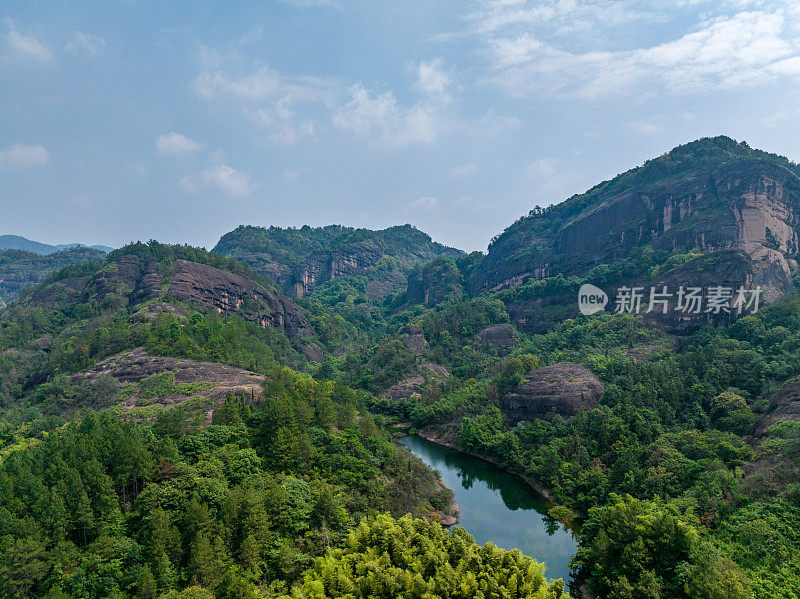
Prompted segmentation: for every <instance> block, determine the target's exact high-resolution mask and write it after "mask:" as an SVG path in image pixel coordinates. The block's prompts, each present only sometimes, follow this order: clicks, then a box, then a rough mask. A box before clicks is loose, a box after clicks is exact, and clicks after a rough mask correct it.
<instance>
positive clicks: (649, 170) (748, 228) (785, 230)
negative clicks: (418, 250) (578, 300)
mask: <svg viewBox="0 0 800 599" xmlns="http://www.w3.org/2000/svg"><path fill="white" fill-rule="evenodd" d="M798 175H800V169H798V167H797V166H796V165H794V164H793V163H790V162H789V161H788V160H786V159H784V158H781V157H779V156H775V155H772V154H767V153H765V152H761V151H758V150H752V149H750V148H749V147H748V146H746V145H744V144H740V143H737V142H735V141H734V140H731V139H729V138H726V137H718V138H713V139H703V140H699V141H697V142H693V143H690V144H687V145H685V146H680V147H678V148H675V149H674V150H672V151H671V152H669V153H668V154H665V155H664V156H661V157H660V158H657V159H655V160H651V161H649V162H647V163H645V164H644V165H643V166H642V167H639V168H637V169H634V170H632V171H629V172H627V173H624V174H623V175H620V176H618V177H616V178H615V179H613V180H611V181H607V182H604V183H601V184H600V185H598V186H596V187H594V188H592V189H591V190H589V191H588V192H586V193H585V194H582V195H578V196H574V197H572V198H570V199H568V200H567V201H565V202H563V203H561V204H558V205H555V206H551V207H550V208H547V209H546V210H543V211H540V210H534V211H532V212H531V214H529V215H528V216H527V217H525V218H522V219H520V220H519V221H517V222H516V223H514V224H513V225H512V226H511V227H509V228H508V229H506V231H505V232H504V233H503V234H502V235H500V236H499V237H498V238H497V239H496V240H495V241H494V243H492V244H491V246H490V248H489V253H488V255H487V256H486V258H485V259H484V260H483V261H482V262H481V263H480V264H479V265H478V267H477V268H476V269H475V271H474V272H473V274H472V276H471V277H470V280H469V286H470V290H471V291H472V292H473V293H476V292H480V291H484V290H487V289H502V288H508V287H514V286H517V285H519V284H521V283H523V282H524V281H527V280H541V279H545V278H547V277H552V276H555V275H558V274H562V275H564V276H572V275H576V276H580V275H584V274H586V273H587V272H589V271H590V270H592V269H593V268H596V267H598V266H599V265H603V264H614V263H615V262H618V261H621V260H623V259H625V258H626V257H628V256H630V255H631V252H632V251H634V250H636V249H637V248H645V247H646V248H649V249H651V250H653V251H656V252H658V251H661V252H662V253H663V254H664V255H665V256H673V255H678V254H690V253H694V254H697V255H698V257H699V256H702V257H703V258H702V260H698V261H697V262H695V263H694V264H689V265H688V266H687V265H684V266H683V271H684V272H683V273H681V274H682V275H683V276H685V277H686V278H687V280H686V281H685V284H689V285H693V284H702V285H710V284H728V285H731V286H733V285H739V284H743V285H746V286H756V285H760V286H762V287H763V288H764V289H765V292H766V294H767V296H768V298H769V297H776V296H778V295H781V294H783V293H786V292H787V291H788V290H789V289H790V288H791V287H792V276H793V274H794V273H795V272H797V268H798V265H797V253H798V247H799V244H798V230H800V229H799V228H800V176H798ZM723 253H725V254H727V256H728V258H727V261H728V263H729V265H730V268H729V269H727V270H726V271H724V272H723V271H722V270H719V269H715V268H710V269H703V268H701V266H702V265H703V264H707V263H708V260H709V257H714V258H716V257H717V256H721V255H722V254H723ZM639 274H640V275H641V276H642V277H643V280H644V279H647V278H648V274H649V273H639Z"/></svg>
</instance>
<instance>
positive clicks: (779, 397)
mask: <svg viewBox="0 0 800 599" xmlns="http://www.w3.org/2000/svg"><path fill="white" fill-rule="evenodd" d="M767 400H768V402H769V404H768V408H767V412H766V413H765V414H763V415H762V416H761V417H760V418H759V419H758V421H757V422H756V427H755V434H754V438H755V439H761V437H763V436H764V434H765V433H766V432H767V430H768V429H769V427H771V426H772V425H773V424H775V423H776V422H781V421H782V420H796V421H800V377H795V378H793V379H791V380H789V381H787V382H786V383H784V384H783V386H781V387H780V389H778V390H777V391H775V392H774V393H772V394H770V395H769V396H768V397H767Z"/></svg>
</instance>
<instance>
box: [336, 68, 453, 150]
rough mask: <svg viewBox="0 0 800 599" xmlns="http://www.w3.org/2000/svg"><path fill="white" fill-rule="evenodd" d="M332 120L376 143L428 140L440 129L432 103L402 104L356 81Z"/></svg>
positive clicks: (388, 94) (396, 143)
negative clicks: (403, 105)
mask: <svg viewBox="0 0 800 599" xmlns="http://www.w3.org/2000/svg"><path fill="white" fill-rule="evenodd" d="M333 124H334V126H336V127H337V128H339V129H342V130H345V131H350V132H352V133H355V134H357V135H360V136H362V137H368V138H372V139H374V140H377V141H378V142H379V143H382V144H386V145H398V146H403V145H408V144H415V143H431V142H433V141H435V140H436V139H437V138H438V137H439V135H440V133H441V132H442V130H441V129H442V128H441V124H440V122H439V119H438V118H437V108H436V107H434V106H431V105H426V104H423V103H418V104H415V105H413V106H411V107H409V108H405V107H402V106H400V105H399V103H398V102H397V98H396V97H395V95H394V94H393V93H392V92H390V91H388V92H385V93H383V94H380V95H373V94H372V93H370V91H369V90H367V89H366V88H364V86H362V85H361V84H360V83H359V84H356V85H354V86H352V87H351V88H350V101H349V102H347V104H345V105H344V106H342V107H341V108H340V109H339V110H338V111H337V112H336V114H334V116H333Z"/></svg>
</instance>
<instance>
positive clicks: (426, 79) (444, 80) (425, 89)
mask: <svg viewBox="0 0 800 599" xmlns="http://www.w3.org/2000/svg"><path fill="white" fill-rule="evenodd" d="M443 65H444V62H443V61H442V59H441V58H436V59H434V60H431V61H424V60H423V61H422V62H420V63H419V64H418V65H415V66H414V71H415V74H416V77H417V80H416V82H415V83H414V89H416V90H417V91H418V92H420V93H422V94H424V95H426V96H428V97H430V98H432V99H433V100H435V101H438V102H443V103H447V102H449V101H450V93H449V88H450V86H451V85H452V79H451V77H450V75H449V74H448V73H447V72H446V71H445V70H444V68H443Z"/></svg>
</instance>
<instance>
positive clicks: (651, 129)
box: [626, 121, 664, 135]
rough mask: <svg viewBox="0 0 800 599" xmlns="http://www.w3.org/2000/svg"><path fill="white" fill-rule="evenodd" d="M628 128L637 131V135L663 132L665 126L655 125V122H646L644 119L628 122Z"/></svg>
mask: <svg viewBox="0 0 800 599" xmlns="http://www.w3.org/2000/svg"><path fill="white" fill-rule="evenodd" d="M626 128H627V129H628V130H629V131H630V132H631V133H635V134H636V135H655V134H656V133H661V132H662V131H663V130H664V128H663V127H660V126H659V125H654V124H653V123H646V122H643V121H634V122H632V123H628V124H627V125H626Z"/></svg>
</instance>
